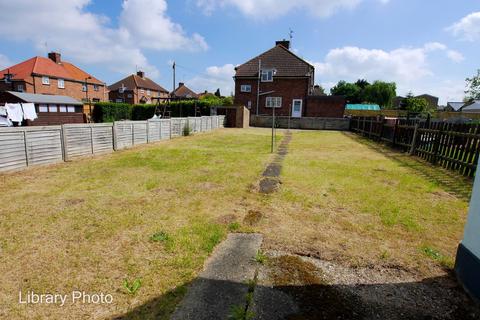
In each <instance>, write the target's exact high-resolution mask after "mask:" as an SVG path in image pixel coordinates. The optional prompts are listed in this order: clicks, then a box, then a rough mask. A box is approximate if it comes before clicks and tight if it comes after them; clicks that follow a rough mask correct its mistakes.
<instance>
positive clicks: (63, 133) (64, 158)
mask: <svg viewBox="0 0 480 320" xmlns="http://www.w3.org/2000/svg"><path fill="white" fill-rule="evenodd" d="M62 142H63V161H68V160H69V159H68V145H67V135H66V130H65V125H64V124H62Z"/></svg>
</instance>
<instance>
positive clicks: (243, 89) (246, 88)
mask: <svg viewBox="0 0 480 320" xmlns="http://www.w3.org/2000/svg"><path fill="white" fill-rule="evenodd" d="M240 92H252V86H251V85H249V84H242V85H241V86H240Z"/></svg>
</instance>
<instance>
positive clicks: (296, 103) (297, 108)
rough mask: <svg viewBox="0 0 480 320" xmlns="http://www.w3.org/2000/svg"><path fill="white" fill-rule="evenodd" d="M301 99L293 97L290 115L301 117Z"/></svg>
mask: <svg viewBox="0 0 480 320" xmlns="http://www.w3.org/2000/svg"><path fill="white" fill-rule="evenodd" d="M302 103H303V101H302V99H293V102H292V117H293V118H301V117H302Z"/></svg>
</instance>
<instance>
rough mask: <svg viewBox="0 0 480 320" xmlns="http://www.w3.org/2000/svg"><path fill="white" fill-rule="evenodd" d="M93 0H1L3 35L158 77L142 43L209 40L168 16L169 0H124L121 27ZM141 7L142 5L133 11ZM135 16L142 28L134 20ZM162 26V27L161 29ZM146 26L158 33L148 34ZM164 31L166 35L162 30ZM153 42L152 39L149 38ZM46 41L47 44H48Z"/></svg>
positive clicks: (184, 44)
mask: <svg viewBox="0 0 480 320" xmlns="http://www.w3.org/2000/svg"><path fill="white" fill-rule="evenodd" d="M90 2H91V0H63V1H50V0H15V1H2V2H0V21H2V25H4V26H7V25H8V28H0V37H2V38H7V39H11V40H15V41H29V42H32V43H33V44H34V46H35V47H36V49H37V51H38V52H41V53H42V54H45V53H46V52H45V51H46V47H47V48H48V50H56V51H60V52H61V53H62V54H63V56H64V57H65V59H66V60H70V61H74V62H77V63H85V64H102V65H104V66H106V67H107V68H109V69H110V70H113V71H116V72H119V73H131V72H132V71H133V70H135V67H139V68H142V69H144V70H145V71H146V72H147V73H148V74H149V76H151V77H154V78H155V77H157V76H158V70H157V69H156V68H155V67H154V66H152V65H151V64H150V63H149V62H148V60H147V58H146V57H145V55H144V54H143V53H142V51H141V49H142V48H153V49H157V50H168V49H194V48H195V45H198V46H199V47H201V48H205V47H206V43H205V41H204V40H203V38H201V36H199V35H195V34H194V35H192V37H188V36H187V35H186V34H185V32H184V31H183V30H182V28H181V26H180V25H178V24H175V23H173V22H172V21H171V20H170V19H169V18H168V16H167V15H166V8H167V5H166V2H165V0H158V1H154V2H153V1H148V0H125V1H124V3H123V7H122V8H123V11H122V14H121V17H120V20H119V25H120V27H119V28H111V27H108V22H109V19H108V18H107V17H105V16H102V15H97V14H93V13H90V12H88V10H87V9H88V5H89V4H90ZM136 7H140V8H141V9H142V10H133V9H132V8H136ZM133 21H136V22H137V24H138V26H139V28H145V29H139V28H136V27H135V26H134V24H133ZM161 28H163V29H162V32H159V30H161ZM142 30H147V31H149V32H151V34H155V36H151V37H148V36H147V35H146V33H145V32H143V31H142ZM159 34H161V35H159ZM149 41H151V43H150V42H149ZM45 44H47V45H45Z"/></svg>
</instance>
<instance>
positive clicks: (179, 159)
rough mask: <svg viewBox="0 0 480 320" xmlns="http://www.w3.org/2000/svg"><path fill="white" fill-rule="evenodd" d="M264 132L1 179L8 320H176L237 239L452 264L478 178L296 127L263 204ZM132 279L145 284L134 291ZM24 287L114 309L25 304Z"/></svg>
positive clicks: (404, 262)
mask: <svg viewBox="0 0 480 320" xmlns="http://www.w3.org/2000/svg"><path fill="white" fill-rule="evenodd" d="M269 134H270V131H269V130H268V129H248V130H237V129H225V130H218V131H215V132H211V133H207V134H201V135H197V136H193V137H184V138H178V139H175V140H171V141H165V142H160V143H157V144H154V145H148V146H142V147H139V148H135V149H132V150H126V151H121V152H116V153H113V154H110V155H106V156H102V157H97V158H93V159H84V160H80V161H76V162H72V163H66V164H60V165H55V166H50V167H40V168H34V169H31V170H27V171H24V172H18V173H10V174H2V175H0V188H1V190H2V192H3V199H4V201H3V204H2V206H1V207H0V282H1V283H2V286H1V287H0V318H2V319H3V318H6V319H16V318H29V319H36V318H38V319H44V318H52V319H79V318H100V319H103V318H111V317H113V316H121V315H124V314H126V313H128V311H130V310H132V309H134V308H136V307H138V306H140V305H145V306H149V307H145V308H143V309H142V308H140V312H135V313H134V314H129V315H128V316H129V317H130V318H134V317H138V318H142V319H143V318H147V319H148V318H154V317H156V318H160V319H163V318H165V319H167V318H168V315H169V314H170V312H171V311H172V310H173V308H174V307H175V304H176V303H177V302H178V301H179V300H180V299H181V298H182V297H183V294H184V292H185V284H187V283H188V282H190V281H191V280H192V279H194V278H195V275H196V274H197V272H198V271H199V270H200V269H201V268H202V265H203V262H204V260H205V258H206V257H207V256H208V254H209V253H210V252H211V251H212V250H213V248H214V246H215V245H216V244H217V243H218V242H219V241H221V240H222V239H223V238H224V237H225V235H226V233H227V232H229V231H235V230H241V231H257V232H261V233H263V234H264V236H265V240H264V246H265V247H266V248H268V249H281V250H287V251H291V252H297V253H304V254H311V255H314V256H318V257H321V258H324V259H328V260H335V261H339V262H342V263H347V264H350V265H372V264H384V265H389V266H397V267H401V268H404V269H407V270H412V271H413V272H416V273H418V274H419V275H420V276H425V277H428V276H434V275H437V274H438V273H441V272H443V271H442V270H443V268H445V267H446V268H449V267H451V266H452V263H453V257H454V254H455V249H456V246H457V244H458V242H459V240H460V239H461V237H462V231H463V224H464V221H465V216H466V212H467V206H468V194H469V190H470V188H471V185H470V182H469V181H467V180H463V179H462V178H459V177H458V176H455V175H452V174H449V173H448V172H446V171H443V170H441V169H439V168H432V167H430V166H429V165H426V164H424V163H422V162H420V161H416V160H414V159H412V158H409V157H407V156H405V155H402V154H399V153H397V152H394V151H391V150H389V149H387V148H383V147H379V146H378V145H376V144H374V143H371V142H368V141H366V140H363V139H360V138H358V137H356V136H354V135H351V134H348V133H341V132H327V131H316V132H315V131H308V132H307V131H304V132H300V131H295V132H294V133H293V138H292V141H291V143H290V145H289V154H288V155H287V156H286V158H285V160H284V163H283V170H282V174H281V180H282V185H281V187H280V190H279V191H278V192H277V193H275V194H272V195H262V194H259V193H257V192H256V191H255V190H256V188H255V185H256V184H257V183H258V180H259V178H260V174H261V172H262V171H263V169H264V168H265V166H266V165H267V163H268V162H269V161H270V160H271V159H272V157H271V156H270V154H269V149H270V148H269V142H270V140H269ZM279 135H282V132H281V131H280V132H279ZM125 280H127V282H128V285H127V287H130V289H132V287H133V285H132V283H134V282H135V281H136V283H137V284H139V283H141V286H140V288H139V289H138V290H137V291H136V292H135V293H129V292H128V290H127V289H126V288H125ZM19 290H23V291H27V290H33V291H35V292H38V293H45V292H52V293H70V292H71V291H72V290H83V291H86V292H91V293H94V292H97V293H100V292H103V293H110V294H112V295H113V298H114V302H113V303H112V304H107V305H105V304H103V305H95V304H91V305H89V304H74V305H71V304H69V305H66V306H64V307H59V306H54V305H52V306H45V305H41V306H38V305H36V306H35V305H30V306H25V305H21V304H18V291H19ZM131 291H132V290H131ZM160 296H161V297H162V299H160V300H156V302H155V303H153V304H152V303H151V301H153V300H155V298H158V297H160ZM136 310H138V309H136Z"/></svg>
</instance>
